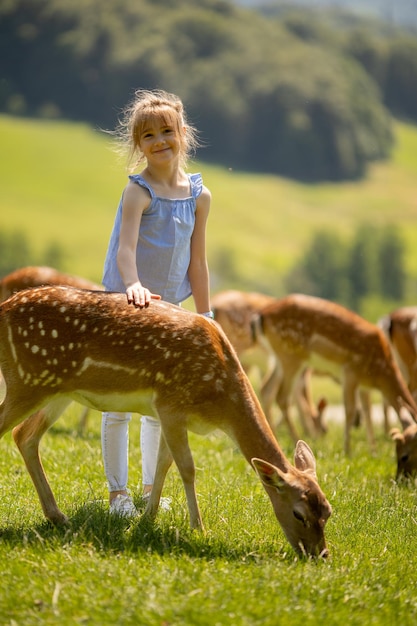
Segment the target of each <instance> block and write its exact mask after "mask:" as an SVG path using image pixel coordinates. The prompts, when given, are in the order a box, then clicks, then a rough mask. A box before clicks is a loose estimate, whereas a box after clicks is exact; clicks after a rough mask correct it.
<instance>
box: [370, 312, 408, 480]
mask: <svg viewBox="0 0 417 626" xmlns="http://www.w3.org/2000/svg"><path fill="white" fill-rule="evenodd" d="M378 325H379V326H380V327H381V328H382V330H383V331H384V332H385V333H386V335H387V337H388V338H389V341H390V343H391V346H392V349H393V351H394V355H395V357H396V359H397V361H398V364H399V366H400V369H401V372H402V374H403V376H404V379H405V381H406V383H407V384H408V388H409V390H410V393H411V395H412V396H413V398H414V400H417V307H415V306H408V307H401V308H399V309H396V310H395V311H392V312H391V313H389V314H388V315H386V316H384V317H383V318H381V319H380V320H379V321H378ZM384 410H385V422H386V424H387V423H388V416H387V413H386V411H387V406H385V407H384ZM390 434H391V437H392V438H393V439H394V441H395V444H396V453H397V478H398V477H399V476H401V475H405V476H412V475H414V474H415V473H416V471H417V425H416V424H414V423H412V422H411V421H410V424H409V426H408V427H406V428H405V429H404V431H403V432H401V431H400V430H399V429H398V428H393V429H392V430H391V431H390Z"/></svg>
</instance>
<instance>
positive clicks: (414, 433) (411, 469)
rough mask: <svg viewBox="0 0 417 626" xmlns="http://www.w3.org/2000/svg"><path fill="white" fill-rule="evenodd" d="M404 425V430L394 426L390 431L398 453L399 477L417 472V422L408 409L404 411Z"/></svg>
mask: <svg viewBox="0 0 417 626" xmlns="http://www.w3.org/2000/svg"><path fill="white" fill-rule="evenodd" d="M402 425H403V428H404V430H403V432H401V431H400V430H399V429H398V428H393V429H392V430H391V433H390V434H391V437H392V439H393V440H394V442H395V449H396V454H397V475H396V478H397V479H398V478H400V477H401V476H405V477H406V478H409V477H412V476H415V475H416V474H417V424H416V423H415V422H413V420H412V419H410V416H409V414H408V412H407V411H404V415H403V420H402Z"/></svg>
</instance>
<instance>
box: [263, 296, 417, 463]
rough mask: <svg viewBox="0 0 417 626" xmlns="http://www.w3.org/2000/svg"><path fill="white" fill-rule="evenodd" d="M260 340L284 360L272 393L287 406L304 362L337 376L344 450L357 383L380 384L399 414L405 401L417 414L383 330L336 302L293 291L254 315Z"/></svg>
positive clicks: (266, 394)
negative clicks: (344, 421) (341, 406)
mask: <svg viewBox="0 0 417 626" xmlns="http://www.w3.org/2000/svg"><path fill="white" fill-rule="evenodd" d="M253 325H254V332H255V333H256V334H257V336H258V340H259V341H262V340H263V341H266V342H268V344H269V346H270V348H272V349H273V350H274V352H275V354H276V355H277V358H278V359H279V361H280V363H281V365H282V371H283V375H282V380H281V385H280V387H279V390H278V395H277V397H276V399H277V402H278V404H279V406H280V408H281V410H282V411H283V412H286V411H288V403H289V398H290V394H291V390H292V387H293V384H294V381H295V380H296V378H297V375H298V374H299V372H300V371H301V370H302V368H303V367H305V366H306V364H310V365H312V366H313V368H317V370H318V371H321V372H327V373H329V374H332V375H334V376H335V377H336V378H337V379H339V380H341V382H342V387H343V400H344V406H345V413H346V423H345V452H346V453H347V454H349V453H350V430H351V427H352V425H353V423H354V421H355V415H356V400H357V398H356V395H357V391H358V390H359V388H360V387H367V388H375V389H378V390H379V391H380V392H381V393H382V395H383V396H384V398H385V399H386V400H387V401H388V402H389V404H390V405H391V406H392V407H393V408H394V409H395V411H396V412H397V414H398V416H399V418H400V421H401V422H402V424H403V427H404V428H406V427H408V426H409V423H408V422H407V420H405V419H404V417H403V412H402V413H401V414H400V408H401V407H402V406H403V405H404V404H405V405H406V406H407V407H409V408H410V410H411V411H412V416H413V418H414V419H416V416H417V406H416V404H415V402H414V400H413V398H412V396H411V394H410V392H409V390H408V389H407V386H406V384H405V383H404V380H403V378H402V376H401V373H400V370H399V368H398V365H397V363H396V362H395V359H394V356H393V354H392V351H391V348H390V345H389V342H388V340H387V338H386V337H385V335H384V333H383V332H382V330H381V329H380V328H379V327H378V326H376V325H374V324H371V323H370V322H368V321H366V320H365V319H363V318H362V317H360V316H359V315H357V314H356V313H353V312H352V311H350V310H348V309H346V308H345V307H342V306H340V305H339V304H336V303H334V302H330V301H328V300H323V299H321V298H315V297H312V296H305V295H300V294H293V295H290V296H287V297H285V298H282V299H281V300H277V301H276V302H275V303H273V304H271V305H268V306H267V307H266V308H265V309H263V310H262V311H261V312H260V314H259V316H258V318H257V319H256V320H254V324H253ZM275 393H276V385H275V381H273V380H272V381H267V382H266V383H265V385H264V387H263V389H262V390H261V394H262V396H263V402H264V405H265V406H268V403H271V402H272V401H273V400H275ZM365 419H366V424H367V433H368V439H369V443H370V445H371V447H372V448H374V446H375V443H374V435H373V428H372V422H371V419H370V416H369V415H367V414H366V412H365Z"/></svg>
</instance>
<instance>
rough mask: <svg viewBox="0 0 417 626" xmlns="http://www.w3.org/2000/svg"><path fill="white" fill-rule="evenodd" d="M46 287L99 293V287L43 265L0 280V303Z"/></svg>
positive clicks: (79, 277)
mask: <svg viewBox="0 0 417 626" xmlns="http://www.w3.org/2000/svg"><path fill="white" fill-rule="evenodd" d="M47 285H65V286H67V287H76V288H77V289H92V290H96V291H100V290H102V289H103V287H102V286H101V285H98V284H97V283H94V282H92V281H91V280H88V279H87V278H82V277H81V276H75V275H73V274H66V273H65V272H60V271H58V270H56V269H54V268H53V267H47V266H44V265H29V266H27V267H20V268H19V269H16V270H14V271H13V272H10V274H7V276H4V277H3V278H1V279H0V302H2V301H3V300H6V299H7V298H9V297H10V296H11V295H12V294H13V293H16V292H17V291H21V290H22V289H28V288H30V287H41V286H47Z"/></svg>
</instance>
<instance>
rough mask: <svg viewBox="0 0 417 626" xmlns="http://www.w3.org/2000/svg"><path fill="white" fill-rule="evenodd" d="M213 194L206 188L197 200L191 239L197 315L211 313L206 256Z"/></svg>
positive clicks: (191, 262)
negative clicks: (208, 221)
mask: <svg viewBox="0 0 417 626" xmlns="http://www.w3.org/2000/svg"><path fill="white" fill-rule="evenodd" d="M210 203H211V194H210V192H209V190H208V189H207V188H206V187H203V191H202V193H201V194H200V196H199V197H198V200H197V209H196V216H195V225H194V232H193V235H192V237H191V260H190V265H189V268H188V277H189V279H190V284H191V290H192V293H193V299H194V303H195V308H196V311H197V313H207V312H208V311H210V280H209V270H208V264H207V256H206V225H207V219H208V215H209V211H210Z"/></svg>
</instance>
